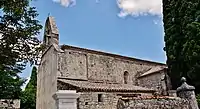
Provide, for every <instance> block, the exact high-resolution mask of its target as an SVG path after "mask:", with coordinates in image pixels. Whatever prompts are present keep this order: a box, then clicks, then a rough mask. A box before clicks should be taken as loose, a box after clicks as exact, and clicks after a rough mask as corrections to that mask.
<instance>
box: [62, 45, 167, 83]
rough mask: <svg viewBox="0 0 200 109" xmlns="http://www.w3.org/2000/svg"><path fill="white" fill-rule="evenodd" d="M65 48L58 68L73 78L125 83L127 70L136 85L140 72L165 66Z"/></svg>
mask: <svg viewBox="0 0 200 109" xmlns="http://www.w3.org/2000/svg"><path fill="white" fill-rule="evenodd" d="M63 50H64V51H65V52H64V53H61V54H60V55H59V63H58V64H59V65H58V66H59V69H58V70H59V71H60V74H61V76H62V77H67V78H72V79H83V80H85V79H89V80H93V81H101V82H110V83H124V73H125V72H126V71H127V72H128V73H127V75H128V76H127V83H128V84H134V85H135V83H136V82H135V80H136V78H135V77H136V76H135V75H136V74H137V73H138V72H144V71H147V70H149V69H150V68H152V67H155V66H165V65H164V64H163V65H162V64H157V63H153V62H152V63H151V62H145V61H138V60H137V61H136V60H134V59H132V60H131V59H122V58H120V57H114V56H110V55H107V54H106V53H99V52H98V53H97V52H94V51H90V50H83V49H78V48H75V47H74V48H73V47H71V48H70V47H68V48H65V49H63Z"/></svg>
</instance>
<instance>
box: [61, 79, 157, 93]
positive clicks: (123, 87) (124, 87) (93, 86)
mask: <svg viewBox="0 0 200 109" xmlns="http://www.w3.org/2000/svg"><path fill="white" fill-rule="evenodd" d="M58 81H61V82H63V83H67V84H70V85H72V86H75V87H77V88H80V89H86V90H87V89H90V90H98V91H116V92H123V91H130V92H155V90H153V89H148V88H144V87H140V86H134V85H128V84H106V83H94V82H90V81H78V80H67V79H58Z"/></svg>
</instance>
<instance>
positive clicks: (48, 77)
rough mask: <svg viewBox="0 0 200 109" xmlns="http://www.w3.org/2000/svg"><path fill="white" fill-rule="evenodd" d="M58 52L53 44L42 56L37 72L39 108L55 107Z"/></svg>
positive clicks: (53, 108)
mask: <svg viewBox="0 0 200 109" xmlns="http://www.w3.org/2000/svg"><path fill="white" fill-rule="evenodd" d="M56 65H57V52H56V51H55V48H54V47H53V46H51V47H50V48H49V50H48V51H47V52H46V53H45V54H44V56H43V57H42V61H41V65H40V66H39V68H38V74H37V100H36V102H37V103H36V108H37V109H55V105H54V104H55V100H54V99H53V97H52V96H53V94H55V92H56V91H57V78H56V77H57V74H56V72H57V66H56Z"/></svg>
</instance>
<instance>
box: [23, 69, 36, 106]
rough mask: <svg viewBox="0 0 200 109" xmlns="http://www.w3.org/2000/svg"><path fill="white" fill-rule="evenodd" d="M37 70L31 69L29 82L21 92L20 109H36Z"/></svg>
mask: <svg viewBox="0 0 200 109" xmlns="http://www.w3.org/2000/svg"><path fill="white" fill-rule="evenodd" d="M36 90H37V68H36V67H35V66H34V67H33V69H32V73H31V77H30V81H29V83H28V84H27V86H26V88H25V90H24V91H23V92H22V97H21V107H20V108H21V109H36Z"/></svg>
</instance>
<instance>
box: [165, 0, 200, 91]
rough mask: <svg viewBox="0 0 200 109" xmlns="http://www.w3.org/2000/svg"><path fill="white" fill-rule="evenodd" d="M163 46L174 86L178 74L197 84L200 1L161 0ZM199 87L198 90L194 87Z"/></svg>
mask: <svg viewBox="0 0 200 109" xmlns="http://www.w3.org/2000/svg"><path fill="white" fill-rule="evenodd" d="M163 17H164V18H163V22H164V31H165V37H164V39H165V48H164V50H165V51H166V54H167V65H168V67H169V75H170V77H171V80H172V83H173V89H175V88H177V87H178V86H179V85H180V81H179V80H180V78H181V76H185V77H186V78H187V79H188V82H189V84H191V85H195V86H196V88H199V86H200V79H198V78H199V77H200V73H199V71H200V1H199V0H163ZM197 91H198V90H197Z"/></svg>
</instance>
